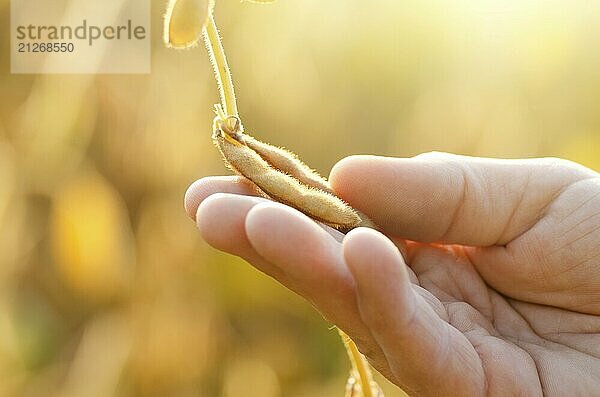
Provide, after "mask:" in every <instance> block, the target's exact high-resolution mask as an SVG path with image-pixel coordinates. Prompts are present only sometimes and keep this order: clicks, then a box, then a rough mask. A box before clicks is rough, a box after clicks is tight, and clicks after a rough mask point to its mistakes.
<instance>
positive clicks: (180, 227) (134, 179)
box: [0, 0, 600, 397]
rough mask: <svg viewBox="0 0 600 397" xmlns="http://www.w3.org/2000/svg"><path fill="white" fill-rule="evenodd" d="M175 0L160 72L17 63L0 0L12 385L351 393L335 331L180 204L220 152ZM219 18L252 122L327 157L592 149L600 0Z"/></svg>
mask: <svg viewBox="0 0 600 397" xmlns="http://www.w3.org/2000/svg"><path fill="white" fill-rule="evenodd" d="M40 1H42V0H40ZM72 1H76V0H72ZM163 3H164V2H163V1H162V0H153V2H152V6H153V32H152V35H153V42H154V44H153V55H152V74H150V75H137V76H136V75H131V76H125V75H115V76H111V75H96V76H93V75H82V76H76V75H56V76H51V75H10V71H9V58H8V54H9V23H8V21H9V20H10V12H9V1H8V0H0V14H1V16H2V21H3V23H2V24H0V38H1V40H0V54H2V55H1V56H0V71H1V72H0V90H1V91H0V94H1V95H0V225H1V229H0V396H7V397H9V396H10V397H12V396H17V397H18V396H27V397H37V396H56V397H58V396H60V397H79V396H85V397H96V396H97V397H106V396H123V397H128V396H151V397H152V396H173V397H188V396H190V397H191V396H223V397H234V396H261V397H276V396H291V397H302V396H341V395H343V387H344V383H345V379H346V375H347V370H348V362H347V360H346V356H345V352H344V351H343V348H342V346H341V343H340V342H339V340H338V336H337V333H336V332H335V331H334V330H332V329H330V325H329V324H327V323H326V322H324V321H323V320H322V319H321V318H320V317H319V315H318V314H316V313H315V312H313V310H312V309H311V307H310V306H309V305H308V304H307V303H305V302H304V301H302V300H301V299H300V298H298V297H297V296H295V295H293V294H292V293H290V292H288V291H286V290H285V289H284V288H282V287H280V286H278V285H277V284H276V283H275V282H274V281H272V280H271V279H269V278H267V277H265V276H264V275H262V274H260V273H258V272H257V271H255V270H253V269H252V268H250V267H249V266H248V265H246V264H245V263H243V262H242V261H241V260H239V259H237V258H234V257H232V256H228V255H225V254H221V253H219V252H216V251H215V250H213V249H211V248H210V247H209V246H207V245H206V244H205V243H204V242H202V241H201V240H200V238H199V237H198V235H197V232H196V230H195V227H194V224H193V222H191V221H190V220H189V219H188V218H187V217H186V215H185V213H184V210H183V207H182V198H183V194H184V192H185V190H186V188H187V186H188V185H189V184H190V183H191V182H192V181H194V180H195V179H197V178H200V177H202V176H204V175H213V174H223V173H226V170H225V168H224V167H223V165H222V163H221V161H220V158H219V156H218V154H217V151H216V150H215V149H214V148H213V147H212V146H211V143H210V132H211V131H210V125H211V120H212V117H213V115H212V110H211V107H212V104H213V103H215V102H216V101H217V92H216V88H215V84H214V81H213V77H212V74H211V73H212V72H211V69H210V65H209V64H208V62H207V57H206V53H205V51H204V48H202V47H200V48H198V49H196V50H193V51H182V52H175V51H172V50H167V49H166V48H164V47H163V44H162V41H161V15H162V13H163V11H164V4H163ZM216 18H217V22H218V23H219V24H220V27H221V30H222V34H223V36H224V45H225V47H226V49H227V51H228V54H229V61H230V64H231V67H232V71H233V75H234V79H235V82H236V88H237V92H238V99H239V105H240V111H241V116H242V118H243V119H244V122H245V126H246V128H247V129H248V130H249V131H251V132H253V133H254V134H255V136H257V137H259V138H261V139H264V140H266V141H268V142H272V143H276V144H279V145H282V146H286V147H289V148H292V149H293V150H295V151H296V152H297V153H298V154H300V156H301V157H302V158H303V159H305V160H306V161H307V162H308V163H309V164H311V165H312V166H314V167H315V168H317V169H318V170H319V171H321V172H322V173H323V174H325V175H327V173H328V170H329V169H330V167H331V166H332V165H333V164H334V163H335V162H336V161H337V160H339V159H340V158H342V157H344V156H347V155H350V154H356V153H370V154H380V155H394V156H413V155H416V154H418V153H421V152H424V151H431V150H441V151H451V152H456V153H462V154H469V155H478V156H496V157H536V156H560V157H566V158H569V159H572V160H575V161H579V162H581V163H583V164H585V165H587V166H590V167H592V168H595V169H597V170H598V169H600V55H599V54H600V2H584V1H564V0H563V1H555V0H547V1H541V0H540V1H531V0H525V1H524V0H504V1H491V0H487V1H467V0H458V1H452V2H446V1H441V0H425V1H416V0H415V1H413V0H407V1H384V0H372V1H317V0H301V1H300V0H280V1H279V2H278V3H277V4H276V5H272V6H257V5H252V4H248V3H240V2H238V1H236V0H218V1H217V9H216ZM400 194H401V193H400ZM383 386H384V389H385V390H386V393H387V394H386V395H387V396H397V395H399V394H398V392H395V391H394V389H393V388H391V387H390V386H389V385H388V384H384V385H383Z"/></svg>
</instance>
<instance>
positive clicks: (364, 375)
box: [338, 328, 375, 397]
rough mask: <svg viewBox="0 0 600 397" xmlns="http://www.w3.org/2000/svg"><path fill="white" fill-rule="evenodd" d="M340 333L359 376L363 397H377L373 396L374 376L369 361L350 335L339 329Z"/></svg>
mask: <svg viewBox="0 0 600 397" xmlns="http://www.w3.org/2000/svg"><path fill="white" fill-rule="evenodd" d="M338 332H339V334H340V336H341V337H342V341H343V342H344V346H346V351H347V352H348V356H349V357H350V362H351V363H352V368H353V370H354V371H356V373H357V374H358V383H359V384H360V389H361V391H362V395H363V397H375V396H373V390H372V389H371V382H372V380H373V374H372V373H371V368H370V366H369V363H368V362H367V359H366V358H365V356H363V355H362V353H361V352H360V351H358V348H357V347H356V344H355V343H354V342H353V341H352V339H350V337H349V336H348V335H346V334H345V333H344V331H342V330H341V329H339V328H338Z"/></svg>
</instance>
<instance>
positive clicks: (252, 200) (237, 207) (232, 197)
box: [195, 193, 265, 252]
mask: <svg viewBox="0 0 600 397" xmlns="http://www.w3.org/2000/svg"><path fill="white" fill-rule="evenodd" d="M264 200H265V199H262V198H259V197H249V196H242V195H237V194H230V193H214V194H211V195H210V196H208V197H207V198H206V199H204V200H202V201H201V203H200V205H199V206H198V210H197V212H196V215H195V219H196V226H197V227H198V230H199V231H200V234H201V236H202V238H203V239H204V240H205V241H206V242H207V243H208V244H210V245H211V246H213V247H215V248H217V249H220V250H225V251H229V252H233V251H235V250H236V249H238V248H239V247H238V245H239V244H238V242H239V241H240V240H241V239H242V237H244V238H245V231H244V221H245V217H246V215H247V214H248V212H249V211H250V210H251V208H252V207H253V206H255V205H257V204H259V203H261V202H262V201H264Z"/></svg>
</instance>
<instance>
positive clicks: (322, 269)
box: [185, 153, 600, 396]
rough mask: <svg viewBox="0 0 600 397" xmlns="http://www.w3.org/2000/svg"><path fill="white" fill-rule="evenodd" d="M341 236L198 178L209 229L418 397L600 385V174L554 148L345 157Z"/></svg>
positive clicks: (236, 188) (554, 392) (194, 200)
mask: <svg viewBox="0 0 600 397" xmlns="http://www.w3.org/2000/svg"><path fill="white" fill-rule="evenodd" d="M330 182H331V185H332V187H333V189H334V191H335V192H336V194H338V195H339V196H340V197H341V198H342V199H344V200H346V201H347V202H349V203H350V204H351V205H352V206H353V207H355V208H356V209H358V210H360V211H362V212H364V213H365V214H367V215H368V216H369V217H371V218H372V219H373V221H374V222H375V223H376V224H378V225H380V226H381V227H382V230H383V232H384V233H380V232H377V231H374V230H372V229H367V228H358V229H354V230H353V231H351V232H350V233H348V234H347V235H345V236H344V235H342V234H341V233H339V232H338V231H336V230H333V229H331V228H330V227H327V226H324V225H320V224H318V223H316V222H314V221H312V220H311V219H309V218H308V217H307V216H306V215H304V214H302V213H300V212H299V211H297V210H294V209H292V208H290V207H287V206H285V205H282V204H279V203H273V202H271V201H268V200H266V199H263V198H258V197H253V196H254V195H255V194H256V191H255V189H254V188H253V186H252V185H251V184H250V183H248V182H247V181H245V180H244V179H242V178H240V177H208V178H203V179H201V180H199V181H197V182H195V183H194V184H193V185H192V186H191V187H190V189H189V190H188V192H187V194H186V200H185V205H186V209H187V211H188V213H189V214H190V216H191V217H192V218H193V219H195V220H196V222H197V225H198V228H199V230H200V233H201V235H202V237H203V238H204V239H205V240H206V241H207V242H208V243H209V244H211V245H212V246H213V247H215V248H217V249H220V250H223V251H226V252H229V253H232V254H235V255H239V256H241V257H243V258H245V259H246V260H247V261H248V262H249V263H251V264H252V265H253V266H255V267H256V268H258V269H259V270H261V271H263V272H264V273H266V274H268V275H270V276H271V277H273V278H275V279H276V280H278V281H279V282H281V283H282V284H284V285H285V286H287V287H288V288H290V289H291V290H293V291H295V292H296V293H298V294H300V295H302V296H303V297H305V298H306V299H307V300H308V301H309V302H311V303H312V304H313V305H314V306H315V308H316V309H317V310H319V311H320V312H321V314H322V315H323V316H324V317H325V318H326V319H327V320H328V321H330V322H332V323H334V324H336V325H337V326H339V327H340V328H341V329H342V330H343V331H345V332H346V333H347V334H348V335H349V336H350V337H351V338H352V339H353V340H354V341H355V342H356V343H357V345H358V347H359V349H360V350H361V351H362V352H363V353H364V354H365V355H366V356H367V357H368V359H369V361H370V362H371V363H372V364H373V366H374V367H375V368H377V369H378V370H379V371H380V372H381V373H382V374H383V375H384V376H386V377H387V378H388V379H389V380H390V381H392V382H393V383H395V384H397V385H398V386H400V387H402V388H403V389H404V390H405V391H407V392H408V393H409V394H410V395H415V396H446V395H452V396H513V395H515V396H542V395H545V396H566V395H568V396H591V395H599V394H600V175H599V174H598V173H596V172H594V171H591V170H589V169H587V168H585V167H582V166H580V165H577V164H574V163H571V162H568V161H565V160H558V159H533V160H492V159H479V158H469V157H462V156H455V155H449V154H441V153H429V154H425V155H421V156H417V157H415V158H411V159H399V158H383V157H374V156H353V157H349V158H346V159H344V160H342V161H341V162H339V163H338V164H337V165H336V166H335V167H334V168H333V170H332V172H331V176H330Z"/></svg>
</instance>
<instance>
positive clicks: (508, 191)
mask: <svg viewBox="0 0 600 397" xmlns="http://www.w3.org/2000/svg"><path fill="white" fill-rule="evenodd" d="M595 176H598V174H597V173H595V172H594V171H592V170H589V169H587V168H585V167H583V166H580V165H578V164H575V163H572V162H569V161H566V160H560V159H549V158H545V159H527V160H496V159H487V158H476V157H467V156H458V155H451V154H445V153H428V154H425V155H420V156H417V157H414V158H408V159H406V158H392V157H377V156H351V157H347V158H345V159H343V160H341V161H340V162H338V163H337V164H336V165H335V166H334V167H333V169H332V171H331V174H330V182H331V185H332V187H333V189H334V190H335V192H336V194H338V195H339V196H340V197H341V198H343V199H344V200H346V201H348V202H349V203H350V204H351V205H353V206H354V207H355V208H357V209H359V210H361V211H362V212H364V213H365V214H367V215H368V216H369V217H371V219H372V220H373V221H374V222H375V223H376V224H378V225H379V226H381V227H382V228H383V230H384V231H385V232H386V233H388V234H392V235H395V236H398V237H402V238H406V239H410V240H415V241H421V242H444V243H451V244H464V245H477V246H488V245H494V244H500V245H502V244H506V243H507V242H509V241H511V240H512V239H514V238H515V237H516V236H518V235H520V234H522V233H523V232H525V231H526V230H527V229H528V228H530V227H531V226H533V224H535V222H536V221H537V220H538V219H539V218H540V217H541V216H542V215H543V212H544V210H545V208H546V207H547V206H548V204H549V203H550V202H551V201H552V200H553V199H554V198H555V197H556V196H557V195H558V194H559V193H560V191H562V189H564V188H565V187H566V186H568V185H570V184H572V183H574V182H577V181H579V180H582V179H586V178H590V177H595Z"/></svg>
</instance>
